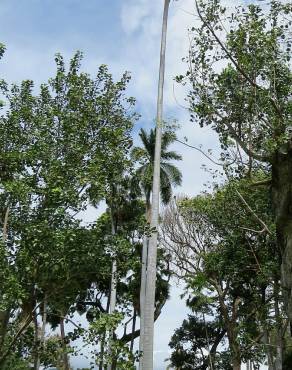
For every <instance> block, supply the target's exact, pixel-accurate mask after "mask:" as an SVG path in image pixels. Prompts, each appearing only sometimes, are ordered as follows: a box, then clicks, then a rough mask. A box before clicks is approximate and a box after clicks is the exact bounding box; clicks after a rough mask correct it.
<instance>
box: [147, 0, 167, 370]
mask: <svg viewBox="0 0 292 370" xmlns="http://www.w3.org/2000/svg"><path fill="white" fill-rule="evenodd" d="M169 3H170V0H165V2H164V13H163V24H162V36H161V51H160V68H159V83H158V98H157V118H156V140H155V156H154V171H153V185H152V212H151V227H152V228H155V229H156V232H154V233H153V234H152V236H151V238H150V240H149V248H148V258H147V275H146V294H145V304H144V332H143V336H142V338H141V340H142V346H143V354H142V357H141V361H142V369H143V370H152V369H153V339H154V304H155V283H156V263H157V227H158V216H159V191H160V157H161V136H162V123H163V87H164V74H165V50H166V32H167V20H168V9H169Z"/></svg>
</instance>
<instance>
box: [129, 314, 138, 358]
mask: <svg viewBox="0 0 292 370" xmlns="http://www.w3.org/2000/svg"><path fill="white" fill-rule="evenodd" d="M136 317H137V311H136V309H135V308H134V313H133V323H132V338H131V344H130V351H131V352H133V349H134V340H135V337H134V333H135V330H136Z"/></svg>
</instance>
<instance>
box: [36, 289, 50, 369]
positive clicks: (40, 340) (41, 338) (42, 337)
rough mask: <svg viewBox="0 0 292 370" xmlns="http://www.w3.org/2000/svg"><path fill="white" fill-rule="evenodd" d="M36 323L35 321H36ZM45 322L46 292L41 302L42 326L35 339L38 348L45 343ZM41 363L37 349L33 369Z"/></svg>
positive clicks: (41, 348)
mask: <svg viewBox="0 0 292 370" xmlns="http://www.w3.org/2000/svg"><path fill="white" fill-rule="evenodd" d="M36 324H37V322H36ZM46 324H47V298H46V294H45V296H44V302H43V320H42V327H41V331H40V335H39V336H38V335H37V341H38V349H40V350H42V351H43V350H44V344H45V335H46ZM36 329H37V334H38V327H36ZM40 365H41V361H40V353H39V350H38V351H37V354H36V358H35V370H39V368H40Z"/></svg>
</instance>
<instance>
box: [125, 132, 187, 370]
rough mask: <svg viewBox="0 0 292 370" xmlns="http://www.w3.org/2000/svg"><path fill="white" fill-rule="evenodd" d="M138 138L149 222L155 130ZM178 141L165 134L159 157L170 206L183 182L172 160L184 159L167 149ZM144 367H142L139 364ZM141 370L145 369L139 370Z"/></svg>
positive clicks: (164, 192)
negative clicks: (175, 189) (174, 187)
mask: <svg viewBox="0 0 292 370" xmlns="http://www.w3.org/2000/svg"><path fill="white" fill-rule="evenodd" d="M139 136H140V138H141V141H142V144H143V148H140V147H139V148H138V147H136V148H134V149H133V151H132V157H133V159H135V160H136V161H138V162H139V163H140V164H141V166H140V167H139V168H138V169H137V171H136V177H137V178H138V180H139V183H140V186H141V188H142V190H143V193H144V196H145V201H146V219H147V221H148V222H149V223H150V221H151V202H150V199H151V193H152V183H153V169H154V159H155V138H156V129H151V130H150V132H149V133H147V132H146V131H145V130H144V129H141V131H140V133H139ZM174 141H175V135H174V134H173V133H172V132H169V131H166V132H164V133H163V134H162V137H161V156H160V181H161V185H160V195H161V199H162V202H163V203H164V204H167V203H168V202H169V201H170V199H171V197H172V187H173V186H178V185H180V184H181V181H182V174H181V172H180V170H179V169H178V168H177V167H176V166H175V165H173V164H171V163H169V161H170V160H176V161H178V160H181V159H182V157H181V156H180V155H179V154H178V153H176V152H174V151H169V150H168V147H169V145H170V144H172V143H173V142H174ZM148 242H149V240H148V238H144V242H143V251H142V271H141V289H140V348H139V349H140V351H141V352H144V348H143V336H144V326H145V324H144V305H145V296H146V270H147V266H146V265H147V255H148ZM140 365H141V364H140ZM140 368H142V366H140Z"/></svg>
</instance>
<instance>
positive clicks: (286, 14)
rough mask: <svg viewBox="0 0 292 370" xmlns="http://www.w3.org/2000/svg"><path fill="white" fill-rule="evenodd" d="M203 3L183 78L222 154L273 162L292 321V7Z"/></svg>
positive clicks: (247, 164)
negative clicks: (212, 130) (219, 144)
mask: <svg viewBox="0 0 292 370" xmlns="http://www.w3.org/2000/svg"><path fill="white" fill-rule="evenodd" d="M196 5H197V11H198V16H199V18H200V25H199V26H194V27H193V28H192V29H191V32H192V37H191V39H192V44H191V48H190V53H189V55H190V57H189V58H187V62H188V63H189V65H190V69H189V70H188V72H187V73H186V76H185V77H186V79H184V76H179V77H178V81H183V82H187V81H189V82H190V84H191V89H190V91H189V94H188V98H189V102H190V110H191V117H192V119H193V120H194V121H197V122H198V123H199V124H200V125H201V126H205V125H210V126H211V127H212V128H213V129H214V130H215V131H216V132H217V133H218V135H219V139H220V142H221V145H222V149H223V154H222V156H223V159H227V158H229V157H230V156H233V157H234V160H235V161H237V163H238V164H239V165H238V170H239V171H240V172H241V173H249V172H250V171H251V169H252V167H257V168H259V167H261V168H270V169H271V177H268V178H267V179H266V181H265V182H266V184H269V185H270V187H271V194H272V199H273V208H274V213H275V223H276V228H277V243H278V248H279V251H280V252H281V256H282V268H281V271H282V283H281V284H282V289H283V294H284V297H285V303H286V310H287V313H288V316H289V318H290V321H291V319H292V296H291V291H292V290H291V287H292V273H291V271H292V269H291V266H292V262H291V261H292V260H291V255H292V254H291V251H292V244H291V240H292V237H291V230H292V227H291V212H290V211H291V203H292V199H291V194H292V192H291V184H292V181H291V173H292V171H291V168H292V167H291V163H292V162H291V158H292V157H291V126H292V121H291V108H292V105H291V86H292V84H291V79H292V73H291V59H290V58H291V35H290V28H291V27H290V26H291V14H292V7H291V4H289V3H283V2H280V1H276V0H275V1H271V2H270V3H269V4H264V5H263V6H262V7H261V6H260V5H258V4H257V5H255V4H250V5H248V6H243V7H242V6H239V7H234V8H233V9H232V10H230V9H226V8H224V7H223V6H221V5H220V2H219V1H218V0H210V1H208V0H207V1H197V2H196ZM223 19H224V20H223ZM232 151H233V153H234V155H232V154H231V152H232Z"/></svg>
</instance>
